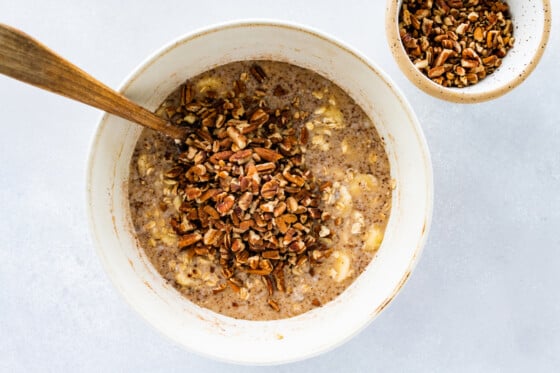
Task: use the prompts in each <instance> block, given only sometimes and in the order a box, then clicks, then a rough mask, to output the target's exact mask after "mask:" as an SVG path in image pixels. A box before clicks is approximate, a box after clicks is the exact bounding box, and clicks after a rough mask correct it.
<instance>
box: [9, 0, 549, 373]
mask: <svg viewBox="0 0 560 373" xmlns="http://www.w3.org/2000/svg"><path fill="white" fill-rule="evenodd" d="M552 3H553V4H552V5H553V8H554V10H558V9H557V8H558V6H560V1H559V0H552ZM384 9H385V7H384V2H383V1H381V0H380V1H330V0H323V1H299V2H288V1H280V0H278V1H275V2H264V1H243V0H238V1H235V2H225V1H224V2H218V1H210V0H207V1H198V2H193V1H166V2H155V1H84V0H78V1H70V0H64V1H51V2H46V1H44V2H37V1H29V0H20V1H17V2H16V1H9V0H0V22H4V23H7V24H10V25H13V26H15V27H18V28H21V29H22V30H25V31H26V32H28V33H29V34H31V35H33V36H35V37H36V38H38V39H40V40H42V41H43V42H44V43H45V44H47V45H48V46H50V47H51V48H53V49H54V50H56V51H58V52H59V53H60V54H62V55H63V56H65V57H67V58H68V59H70V60H71V61H73V62H75V63H76V64H77V65H79V66H80V67H82V68H83V69H85V70H86V71H88V72H90V73H92V74H93V75H94V76H96V77H97V78H99V79H100V80H102V81H103V82H105V83H106V84H108V85H109V86H112V87H117V86H118V85H119V84H120V83H121V82H122V81H123V80H124V78H125V77H126V76H127V75H128V74H129V72H130V71H131V70H132V69H133V68H134V67H136V66H137V65H138V64H139V63H140V62H141V61H142V60H143V59H144V58H145V57H146V56H148V55H149V54H150V53H152V52H153V51H154V50H156V49H158V48H159V47H160V46H161V45H163V44H165V43H167V42H168V41H170V40H171V39H173V38H175V37H177V36H179V35H181V34H184V33H187V32H190V31H192V30H194V29H196V28H199V27H202V26H206V25H209V24H213V23H216V22H221V21H227V20H233V19H239V18H251V17H252V18H254V17H265V18H276V19H282V20H290V21H295V22H300V23H303V24H307V25H310V26H312V27H315V28H318V29H320V30H323V31H325V32H327V33H330V34H332V35H335V36H336V37H337V38H339V39H340V40H342V41H344V42H346V43H348V44H350V45H351V46H353V47H355V48H356V49H358V50H360V51H361V52H362V53H363V54H365V55H366V56H367V57H369V58H370V59H372V60H373V61H375V62H376V63H377V64H378V65H379V66H380V67H381V68H382V69H383V70H385V71H386V72H387V73H388V74H389V75H390V76H391V77H392V78H393V79H394V81H395V82H396V83H397V85H398V86H400V88H401V89H402V91H403V92H404V94H405V95H406V96H407V98H408V99H409V100H410V102H411V104H412V106H413V107H414V109H415V111H416V113H417V115H418V118H419V120H420V122H421V124H422V126H423V128H424V131H425V134H426V138H427V140H428V144H429V146H430V150H431V154H432V160H433V167H434V178H435V208H434V219H433V225H432V230H431V233H430V237H429V240H428V243H427V245H426V247H425V250H424V253H423V256H422V258H421V260H420V262H419V265H418V267H417V268H416V270H415V272H414V273H413V275H412V277H411V279H410V281H409V282H408V283H407V285H406V286H405V287H404V289H403V291H402V292H401V293H400V295H399V296H398V297H397V298H396V300H395V301H394V302H393V303H392V304H391V305H390V307H388V309H386V310H385V311H384V312H383V313H382V314H381V315H380V316H379V317H378V318H377V319H376V320H375V321H374V323H372V324H371V325H370V326H369V327H368V328H367V329H365V330H364V331H363V332H362V333H361V334H359V335H358V336H357V337H355V338H354V339H352V340H351V341H350V342H348V343H346V344H344V345H343V346H341V347H339V348H337V349H336V350H334V351H331V352H329V353H327V354H325V355H322V356H319V357H316V358H313V359H311V360H307V361H304V362H299V363H294V364H290V365H286V366H280V367H269V368H247V367H240V366H230V365H227V364H223V363H218V362H214V361H211V360H207V359H205V358H202V357H199V356H197V355H194V354H192V353H190V352H187V351H184V350H183V349H182V348H180V347H179V346H177V345H175V344H174V343H173V342H171V341H170V340H168V339H166V338H165V337H163V336H162V335H160V334H159V333H158V332H157V331H155V330H154V329H152V327H150V326H149V325H148V324H147V323H146V322H144V321H143V320H142V319H141V318H140V317H139V316H138V315H137V314H136V313H135V312H134V311H133V310H132V309H131V308H130V307H129V306H128V305H127V304H126V303H125V301H124V300H123V299H122V298H121V297H120V296H119V294H118V293H117V291H116V290H115V289H114V288H113V287H112V285H111V283H110V281H109V279H108V276H107V275H106V274H105V272H104V271H103V269H102V267H101V264H100V261H99V260H98V258H97V256H96V253H95V250H94V248H93V245H92V242H91V239H90V236H89V232H88V227H87V222H86V209H85V172H86V171H85V169H86V159H87V155H88V148H89V145H90V142H91V139H92V136H93V133H94V131H95V127H96V124H97V121H98V120H99V118H100V112H98V111H96V110H94V109H91V108H88V107H85V106H83V105H81V104H78V103H75V102H71V101H69V100H67V99H64V98H61V97H58V96H54V95H52V94H48V93H46V92H43V91H39V90H37V89H35V88H32V87H29V86H26V85H23V84H22V83H19V82H16V81H14V80H10V79H8V78H5V77H3V76H0V99H1V104H0V113H1V115H2V125H1V126H2V135H1V136H0V159H1V162H2V163H1V165H2V167H1V168H0V180H1V183H0V214H1V220H0V222H1V223H0V237H1V239H0V258H1V259H0V371H2V372H29V371H52V372H61V371H87V372H109V371H110V372H120V371H123V372H124V371H165V372H172V371H186V370H190V371H192V372H213V371H226V370H227V371H228V372H242V371H243V372H245V371H255V372H256V371H257V370H258V371H278V372H315V371H329V370H332V371H345V372H361V371H366V370H367V371H380V372H403V371H414V372H436V371H441V372H451V371H453V372H481V371H484V372H502V371H503V372H523V371H535V372H537V371H538V372H553V371H558V369H560V291H559V290H558V286H559V284H560V115H559V114H558V112H559V107H560V72H559V68H558V66H559V65H558V63H559V61H560V37H559V36H558V35H559V34H558V33H557V32H555V31H557V30H558V29H557V27H556V26H557V24H554V25H553V30H552V35H551V39H550V41H549V45H548V50H547V51H546V53H545V55H544V57H543V59H542V61H541V63H540V65H539V66H538V68H537V69H536V71H535V72H534V73H533V74H532V75H531V76H530V77H529V79H528V80H527V81H526V82H525V83H523V84H522V85H521V86H520V87H518V88H517V89H516V90H514V91H513V92H511V93H510V94H508V95H506V96H504V97H502V98H500V99H497V100H494V101H491V102H487V103H483V104H478V105H456V104H450V103H446V102H443V101H440V100H437V99H435V98H432V97H429V96H427V95H425V94H424V93H422V92H420V91H419V90H418V89H416V88H415V87H414V86H413V85H412V84H411V83H409V82H408V81H407V80H406V78H405V77H404V76H403V75H402V74H401V73H400V71H399V70H398V68H397V66H396V64H395V63H394V61H393V59H392V57H391V55H390V52H389V49H388V47H387V44H386V41H385V36H384V35H385V34H384V14H383V13H384ZM554 18H555V19H554V20H555V21H558V20H559V19H558V17H557V16H556V15H555V16H554Z"/></svg>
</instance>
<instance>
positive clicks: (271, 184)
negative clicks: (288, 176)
mask: <svg viewBox="0 0 560 373" xmlns="http://www.w3.org/2000/svg"><path fill="white" fill-rule="evenodd" d="M278 187H279V183H278V181H277V180H276V179H272V180H270V181H267V182H266V183H264V184H263V186H262V188H261V196H262V197H263V198H264V199H271V198H274V196H275V195H276V193H277V192H278Z"/></svg>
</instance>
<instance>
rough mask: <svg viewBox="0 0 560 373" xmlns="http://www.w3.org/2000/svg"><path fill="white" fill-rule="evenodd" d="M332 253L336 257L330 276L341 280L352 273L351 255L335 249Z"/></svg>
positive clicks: (338, 280)
mask: <svg viewBox="0 0 560 373" xmlns="http://www.w3.org/2000/svg"><path fill="white" fill-rule="evenodd" d="M332 255H333V257H334V264H333V268H332V269H331V271H330V276H331V277H332V278H333V279H334V280H335V281H336V282H341V281H342V280H344V279H345V278H347V277H348V275H350V264H351V260H350V256H349V255H348V254H346V253H343V252H342V251H335V252H334V253H333V254H332Z"/></svg>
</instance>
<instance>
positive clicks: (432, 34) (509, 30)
mask: <svg viewBox="0 0 560 373" xmlns="http://www.w3.org/2000/svg"><path fill="white" fill-rule="evenodd" d="M419 25H420V27H419ZM398 27H399V35H400V37H401V42H402V45H403V47H404V49H405V50H406V53H407V54H408V56H409V58H410V60H411V62H412V63H413V64H414V66H415V67H416V68H417V69H418V70H420V71H421V72H422V73H423V74H425V75H427V76H428V77H429V78H431V79H432V81H434V82H436V83H438V84H441V85H443V86H445V87H466V86H469V85H472V84H476V83H477V82H478V81H480V80H481V79H483V78H484V77H486V76H487V75H488V74H492V73H493V72H494V71H495V70H496V67H498V66H500V65H501V59H502V58H504V57H505V56H506V54H507V52H508V50H509V49H510V48H511V47H512V46H513V40H514V39H515V38H514V37H513V30H514V27H513V22H512V18H511V14H510V12H509V7H508V5H507V4H506V3H505V2H504V1H502V0H496V1H494V0H492V1H479V0H468V1H466V0H435V1H432V0H427V1H416V0H403V1H402V5H401V8H400V13H399V24H398ZM446 50H450V51H453V53H449V52H448V51H446ZM465 50H467V52H468V55H465ZM471 52H474V53H471ZM479 56H480V57H479ZM491 56H495V57H496V58H497V60H494V59H493V58H491V59H487V58H489V57H491ZM482 59H485V60H484V61H482ZM439 66H445V71H442V70H441V69H436V68H437V67H439ZM456 67H462V68H463V69H465V71H464V72H461V74H457V73H456V72H455V69H456ZM479 67H482V70H478V68H479ZM467 73H469V74H476V75H477V79H478V80H475V79H473V78H471V79H470V80H469V79H467V78H466V74H467Z"/></svg>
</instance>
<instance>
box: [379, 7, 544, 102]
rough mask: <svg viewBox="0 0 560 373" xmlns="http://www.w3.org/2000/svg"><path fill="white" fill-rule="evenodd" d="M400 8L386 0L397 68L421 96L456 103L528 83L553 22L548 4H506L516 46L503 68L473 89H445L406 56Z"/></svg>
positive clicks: (483, 98)
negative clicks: (427, 95) (402, 40)
mask: <svg viewBox="0 0 560 373" xmlns="http://www.w3.org/2000/svg"><path fill="white" fill-rule="evenodd" d="M401 4H402V0H388V1H387V10H386V30H387V40H388V42H389V47H390V48H391V52H392V53H393V56H394V58H395V60H396V61H397V63H398V65H399V67H400V68H401V70H402V71H403V73H404V74H405V75H406V76H407V77H408V79H410V81H411V82H412V83H414V84H415V85H416V86H417V87H418V88H420V89H421V90H423V91H424V92H426V93H428V94H430V95H432V96H434V97H437V98H440V99H443V100H447V101H452V102H458V103H476V102H482V101H487V100H492V99H494V98H497V97H500V96H502V95H504V94H506V93H507V92H509V91H511V90H512V89H513V88H515V87H517V86H518V85H519V84H521V83H522V82H523V81H524V80H525V79H527V77H528V76H529V75H530V74H531V72H532V71H533V70H534V69H535V67H536V66H537V64H538V63H539V60H540V59H541V56H542V55H543V53H544V50H545V48H546V44H547V42H548V37H549V34H550V27H551V22H552V20H551V19H552V16H551V13H550V1H549V0H509V1H508V4H509V6H510V11H511V15H512V19H513V24H514V31H513V34H514V37H515V45H514V47H513V48H512V49H511V50H510V51H509V52H508V54H507V56H506V57H505V58H504V59H503V61H502V66H501V67H500V68H498V69H497V70H496V71H495V72H494V73H493V74H491V75H489V76H487V77H486V78H485V79H483V80H481V81H480V82H479V83H477V84H475V85H472V86H469V87H465V88H445V87H442V86H440V85H439V84H436V83H434V82H433V81H431V80H430V79H428V78H427V77H426V76H425V75H424V74H422V72H420V71H419V70H418V69H417V68H416V67H414V65H413V64H412V62H411V61H410V59H409V57H408V55H407V54H406V51H405V49H404V47H403V45H402V43H401V39H400V36H399V30H398V19H399V12H400V8H401Z"/></svg>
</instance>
